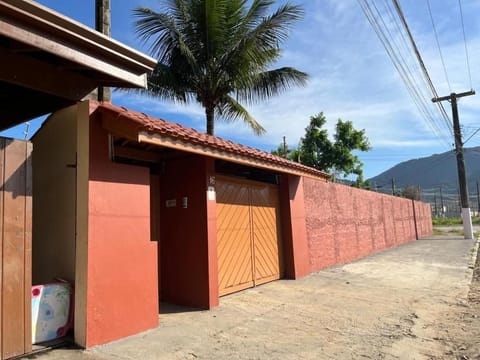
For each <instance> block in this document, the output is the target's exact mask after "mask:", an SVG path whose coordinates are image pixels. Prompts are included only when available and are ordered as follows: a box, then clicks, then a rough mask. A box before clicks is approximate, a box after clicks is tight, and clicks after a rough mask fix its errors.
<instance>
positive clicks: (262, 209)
mask: <svg viewBox="0 0 480 360" xmlns="http://www.w3.org/2000/svg"><path fill="white" fill-rule="evenodd" d="M251 204H252V225H253V236H254V245H255V248H254V261H255V284H257V285H259V284H263V283H265V282H268V281H272V280H276V279H279V278H280V275H281V269H280V264H281V261H280V246H279V244H280V232H279V218H278V216H279V212H278V190H277V188H276V187H274V186H271V185H265V186H264V187H262V188H256V187H255V188H252V191H251Z"/></svg>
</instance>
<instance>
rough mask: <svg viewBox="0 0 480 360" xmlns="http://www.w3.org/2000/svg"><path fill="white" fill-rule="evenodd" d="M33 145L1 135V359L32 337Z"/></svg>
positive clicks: (22, 349)
mask: <svg viewBox="0 0 480 360" xmlns="http://www.w3.org/2000/svg"><path fill="white" fill-rule="evenodd" d="M31 153H32V144H31V143H30V142H27V141H21V140H13V139H7V138H2V137H0V185H1V190H0V260H1V266H0V358H1V359H8V358H10V357H13V356H17V355H22V354H25V353H28V352H30V351H31V349H32V336H31V283H32V280H31V276H32V230H31V229H32V171H31V168H32V166H31Z"/></svg>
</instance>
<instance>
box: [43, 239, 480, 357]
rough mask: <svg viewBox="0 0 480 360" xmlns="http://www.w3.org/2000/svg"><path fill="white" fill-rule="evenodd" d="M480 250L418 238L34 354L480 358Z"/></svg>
mask: <svg viewBox="0 0 480 360" xmlns="http://www.w3.org/2000/svg"><path fill="white" fill-rule="evenodd" d="M476 249H477V247H476V245H475V244H474V242H473V241H467V240H463V239H462V238H460V237H452V236H445V237H441V236H436V237H433V238H431V239H429V240H419V241H416V242H412V243H409V244H406V245H403V246H400V247H398V248H396V249H392V250H388V251H384V252H382V253H379V254H376V255H373V256H370V257H367V258H365V259H363V260H360V261H357V262H354V263H351V264H346V265H343V266H336V267H333V268H330V269H326V270H324V271H321V272H319V273H316V274H313V275H311V276H308V277H306V278H304V279H301V280H297V281H288V280H282V281H277V282H274V283H270V284H267V285H264V286H260V287H258V288H254V289H250V290H247V291H243V292H240V293H237V294H233V295H230V296H226V297H223V298H222V299H221V305H220V307H219V308H217V309H215V310H212V311H185V310H186V309H179V308H174V307H170V308H168V307H167V308H164V311H165V312H167V313H162V314H161V315H160V319H161V325H160V326H159V327H158V328H157V329H155V330H153V331H149V332H147V333H144V334H140V335H137V336H133V337H130V338H128V339H125V340H121V341H118V342H114V343H112V344H108V345H106V346H101V347H98V348H95V349H92V350H88V351H80V350H55V351H52V352H50V353H48V354H44V355H40V356H36V358H37V359H41V360H55V359H89V360H101V359H117V360H118V359H142V360H148V359H232V360H233V359H480V340H479V339H480V334H479V331H480V323H479V321H480V320H479V316H480V313H479V311H480V295H479V294H480V290H478V289H479V288H480V285H479V283H478V282H477V283H474V284H476V285H475V286H473V288H472V289H473V290H472V292H470V301H469V298H468V296H469V288H470V283H471V279H472V272H473V268H474V255H475V254H476V251H477V250H476ZM478 271H480V270H478ZM479 276H480V275H479ZM476 291H479V292H476Z"/></svg>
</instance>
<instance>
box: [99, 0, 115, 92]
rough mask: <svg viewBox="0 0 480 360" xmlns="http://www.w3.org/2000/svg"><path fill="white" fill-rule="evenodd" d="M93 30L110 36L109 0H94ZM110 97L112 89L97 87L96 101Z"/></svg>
mask: <svg viewBox="0 0 480 360" xmlns="http://www.w3.org/2000/svg"><path fill="white" fill-rule="evenodd" d="M95 30H97V31H98V32H101V33H102V34H104V35H106V36H108V37H110V36H111V11H110V0H95ZM111 98H112V91H111V89H110V88H109V87H103V86H99V87H98V89H97V100H98V101H111Z"/></svg>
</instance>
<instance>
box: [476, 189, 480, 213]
mask: <svg viewBox="0 0 480 360" xmlns="http://www.w3.org/2000/svg"><path fill="white" fill-rule="evenodd" d="M477 216H480V191H479V188H478V180H477Z"/></svg>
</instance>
